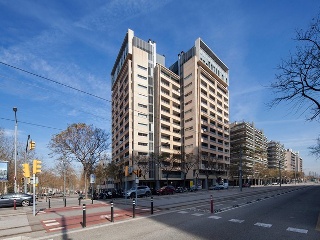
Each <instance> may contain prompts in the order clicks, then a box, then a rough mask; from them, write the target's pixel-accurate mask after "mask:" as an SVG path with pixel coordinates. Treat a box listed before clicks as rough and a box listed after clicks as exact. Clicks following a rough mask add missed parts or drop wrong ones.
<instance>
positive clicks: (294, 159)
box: [285, 149, 303, 172]
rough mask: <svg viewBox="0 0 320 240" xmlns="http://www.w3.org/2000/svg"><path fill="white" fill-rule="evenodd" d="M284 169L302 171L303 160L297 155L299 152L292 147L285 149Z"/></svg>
mask: <svg viewBox="0 0 320 240" xmlns="http://www.w3.org/2000/svg"><path fill="white" fill-rule="evenodd" d="M285 160H286V162H285V170H286V171H294V172H302V163H303V160H302V158H301V157H300V156H299V152H294V151H293V150H292V149H287V150H286V152H285Z"/></svg>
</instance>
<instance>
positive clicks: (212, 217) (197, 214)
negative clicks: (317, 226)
mask: <svg viewBox="0 0 320 240" xmlns="http://www.w3.org/2000/svg"><path fill="white" fill-rule="evenodd" d="M177 213H179V214H190V215H192V216H196V217H206V218H208V219H214V220H220V219H221V220H222V219H223V217H221V216H217V215H209V216H208V214H205V213H194V212H189V211H184V210H182V211H178V212H177ZM228 222H232V223H238V224H241V223H244V222H245V220H244V219H237V218H231V219H229V220H228ZM253 225H254V226H257V227H262V228H271V227H272V224H271V223H262V222H256V223H254V224H253ZM286 231H290V232H296V233H301V234H307V233H308V230H307V229H300V228H293V227H288V228H287V229H286Z"/></svg>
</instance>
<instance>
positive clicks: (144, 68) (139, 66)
mask: <svg viewBox="0 0 320 240" xmlns="http://www.w3.org/2000/svg"><path fill="white" fill-rule="evenodd" d="M138 68H140V69H142V70H145V71H147V70H148V68H146V67H144V66H141V65H139V64H138Z"/></svg>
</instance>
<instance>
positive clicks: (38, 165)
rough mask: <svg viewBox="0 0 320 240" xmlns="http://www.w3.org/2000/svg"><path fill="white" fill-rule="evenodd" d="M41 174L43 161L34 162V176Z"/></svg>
mask: <svg viewBox="0 0 320 240" xmlns="http://www.w3.org/2000/svg"><path fill="white" fill-rule="evenodd" d="M40 172H41V161H40V160H33V174H36V173H40Z"/></svg>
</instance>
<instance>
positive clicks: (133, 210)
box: [132, 199, 136, 218]
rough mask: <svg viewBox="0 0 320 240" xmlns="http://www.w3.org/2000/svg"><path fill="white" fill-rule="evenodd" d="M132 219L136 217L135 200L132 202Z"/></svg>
mask: <svg viewBox="0 0 320 240" xmlns="http://www.w3.org/2000/svg"><path fill="white" fill-rule="evenodd" d="M132 217H133V218H135V217H136V201H135V200H134V199H133V201H132Z"/></svg>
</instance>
